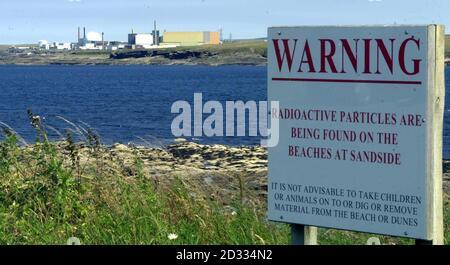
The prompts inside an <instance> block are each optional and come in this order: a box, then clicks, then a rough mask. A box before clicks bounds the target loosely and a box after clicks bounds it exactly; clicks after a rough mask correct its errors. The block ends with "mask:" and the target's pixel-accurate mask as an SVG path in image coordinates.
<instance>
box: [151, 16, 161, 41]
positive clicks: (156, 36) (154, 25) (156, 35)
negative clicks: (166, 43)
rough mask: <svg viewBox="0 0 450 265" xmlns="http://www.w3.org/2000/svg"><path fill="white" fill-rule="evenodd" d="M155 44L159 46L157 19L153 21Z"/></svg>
mask: <svg viewBox="0 0 450 265" xmlns="http://www.w3.org/2000/svg"><path fill="white" fill-rule="evenodd" d="M152 35H153V45H156V46H159V30H158V29H157V28H156V20H155V21H154V22H153V31H152Z"/></svg>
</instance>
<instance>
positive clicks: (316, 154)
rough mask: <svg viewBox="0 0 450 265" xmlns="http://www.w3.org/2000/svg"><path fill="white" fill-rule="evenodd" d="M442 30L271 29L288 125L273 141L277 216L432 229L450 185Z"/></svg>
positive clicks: (276, 94)
mask: <svg viewBox="0 0 450 265" xmlns="http://www.w3.org/2000/svg"><path fill="white" fill-rule="evenodd" d="M442 32H443V30H442V27H440V26H435V25H432V26H392V27H387V26H386V27H383V26H378V27H377V26H375V27H275V28H270V29H269V32H268V97H269V101H278V102H279V108H272V109H271V115H272V118H277V119H279V128H280V129H279V139H280V140H279V143H278V145H276V146H275V147H271V148H269V199H268V209H269V213H268V216H269V219H270V220H273V221H280V222H287V223H296V224H304V225H311V226H320V227H329V228H337V229H345V230H353V231H363V232H371V233H379V234H387V235H395V236H404V237H411V238H417V239H427V240H429V239H431V238H432V237H433V233H434V232H435V231H437V230H439V228H438V227H437V226H439V222H437V223H436V222H433V220H435V219H436V218H437V217H436V215H438V214H439V213H436V211H435V210H433V209H438V208H439V207H441V206H440V205H439V200H438V199H437V200H435V199H434V196H435V195H436V196H441V195H442V194H441V193H438V190H439V185H441V184H440V183H439V178H440V176H441V172H439V170H440V167H441V164H440V163H441V162H442V161H441V149H440V148H441V142H442V135H441V133H442V112H443V110H442V108H443V107H442V106H443V102H444V98H443V96H444V95H443V91H444V89H443V81H442V78H443V77H442V78H441V77H440V76H438V77H436V73H437V72H439V71H440V69H441V66H440V65H437V64H436V61H442V62H441V64H442V69H443V67H444V63H443V58H441V57H443V55H442V56H441V52H440V51H438V52H436V50H437V49H436V47H437V46H439V45H441V40H440V39H441V38H442V37H441V35H443V34H442ZM438 49H439V48H438ZM438 57H439V58H438ZM442 71H443V70H442ZM441 200H442V198H441ZM436 207H437V208H436ZM441 209H442V208H441ZM441 219H442V216H441Z"/></svg>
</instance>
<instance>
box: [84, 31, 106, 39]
mask: <svg viewBox="0 0 450 265" xmlns="http://www.w3.org/2000/svg"><path fill="white" fill-rule="evenodd" d="M86 39H87V41H102V34H101V33H98V32H94V31H91V32H88V34H86Z"/></svg>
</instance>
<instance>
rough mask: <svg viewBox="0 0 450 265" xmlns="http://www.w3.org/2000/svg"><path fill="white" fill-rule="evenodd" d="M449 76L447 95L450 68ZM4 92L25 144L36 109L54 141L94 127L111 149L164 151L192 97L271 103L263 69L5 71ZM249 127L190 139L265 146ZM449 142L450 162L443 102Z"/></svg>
mask: <svg viewBox="0 0 450 265" xmlns="http://www.w3.org/2000/svg"><path fill="white" fill-rule="evenodd" d="M445 76H446V92H447V94H448V92H450V67H446V69H445ZM0 92H1V94H0V122H1V124H0V127H5V126H8V127H10V128H11V129H13V130H14V131H15V132H16V133H17V134H18V135H20V136H21V137H22V138H23V139H24V141H26V142H27V143H32V142H33V141H34V140H35V139H36V135H37V134H36V129H35V128H34V127H33V126H32V125H31V123H30V120H29V117H28V114H27V111H28V110H31V111H32V113H33V115H38V116H39V117H40V118H41V120H42V121H43V124H45V126H46V127H45V128H46V131H47V133H48V135H49V136H50V138H51V139H52V140H58V139H60V138H61V137H64V136H65V135H66V134H67V133H71V134H72V135H74V137H78V138H80V139H81V140H82V138H83V134H85V132H86V131H88V129H90V130H92V131H94V132H95V133H96V134H98V135H99V136H100V139H101V141H102V143H104V144H108V145H109V144H113V143H124V144H128V143H133V144H136V145H151V146H160V145H166V144H168V143H170V142H172V141H174V139H175V137H174V135H173V134H172V130H171V124H172V121H173V119H174V118H175V117H176V116H177V115H178V114H177V113H172V111H171V108H172V104H173V103H174V102H176V101H187V102H189V103H190V104H191V106H192V108H194V106H193V101H194V93H202V100H203V102H206V101H208V100H215V101H220V102H222V103H224V102H226V101H237V100H241V101H243V102H247V101H256V102H260V101H266V100H267V70H266V67H262V66H189V65H126V66H125V65H121V66H116V65H115V66H113V65H90V66H89V65H88V66H81V65H80V66H69V65H67V66H66V65H48V66H15V65H2V66H0ZM193 111H194V110H193V109H192V112H193ZM205 116H207V115H205ZM193 122H194V121H192V125H193ZM235 129H236V128H235ZM248 129H249V128H248V126H247V128H246V135H247V136H236V137H225V136H224V137H201V136H200V137H195V136H193V137H187V138H188V140H192V141H196V142H199V143H203V144H214V143H218V144H226V145H256V144H259V143H260V137H259V136H248V133H249V131H248ZM443 141H444V147H443V154H444V157H445V158H450V100H447V101H446V103H445V116H444V138H443Z"/></svg>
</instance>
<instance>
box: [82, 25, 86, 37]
mask: <svg viewBox="0 0 450 265" xmlns="http://www.w3.org/2000/svg"><path fill="white" fill-rule="evenodd" d="M83 38H84V39H86V27H83Z"/></svg>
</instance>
